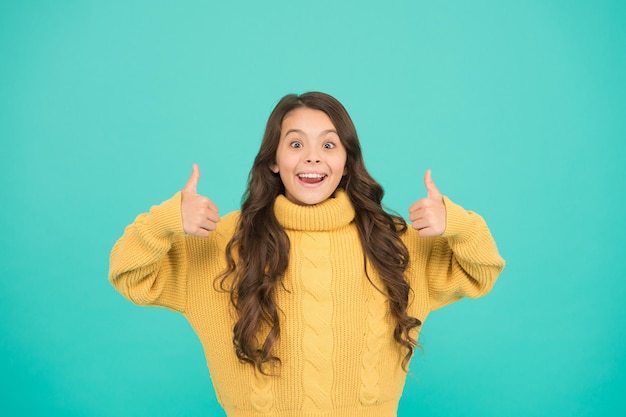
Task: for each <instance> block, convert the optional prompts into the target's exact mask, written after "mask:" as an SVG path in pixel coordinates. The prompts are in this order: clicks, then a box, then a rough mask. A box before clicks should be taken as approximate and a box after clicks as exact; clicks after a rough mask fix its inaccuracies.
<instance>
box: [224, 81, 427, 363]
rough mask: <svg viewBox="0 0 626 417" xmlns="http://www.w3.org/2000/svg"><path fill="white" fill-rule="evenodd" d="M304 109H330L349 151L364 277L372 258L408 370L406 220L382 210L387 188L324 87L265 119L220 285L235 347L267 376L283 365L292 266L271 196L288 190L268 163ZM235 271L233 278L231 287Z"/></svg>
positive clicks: (286, 102)
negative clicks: (284, 301)
mask: <svg viewBox="0 0 626 417" xmlns="http://www.w3.org/2000/svg"><path fill="white" fill-rule="evenodd" d="M301 107H307V108H311V109H315V110H321V111H323V112H324V113H326V114H327V115H328V117H329V118H330V120H331V121H332V123H333V124H334V126H335V128H336V129H337V133H338V135H339V139H340V140H341V143H342V144H343V146H344V147H345V149H346V153H347V159H346V175H345V176H344V177H343V178H342V180H341V182H340V183H339V187H340V188H343V189H345V191H346V193H347V195H348V197H349V198H350V201H351V202H352V204H353V206H354V209H355V212H356V216H355V219H354V222H355V224H356V227H357V229H358V232H359V237H360V240H361V246H362V247H363V253H364V257H365V259H364V265H365V268H366V269H365V272H366V275H367V278H368V279H369V280H370V282H372V281H371V279H370V276H369V274H368V271H367V262H366V260H369V261H370V262H371V264H372V265H373V267H374V268H375V269H376V271H377V272H378V275H379V276H380V279H381V281H382V282H383V284H384V286H385V288H384V289H385V290H386V291H382V290H381V292H383V293H384V294H385V295H386V296H387V297H388V300H389V308H390V311H391V314H392V316H393V317H394V318H395V319H396V327H395V329H394V338H395V340H396V341H397V342H398V343H399V344H400V345H401V346H402V347H404V348H405V349H406V350H407V351H408V352H407V353H406V355H405V356H404V358H403V360H402V367H403V369H405V370H406V369H407V367H408V362H409V360H410V359H411V356H412V355H413V351H414V347H415V346H416V345H417V341H416V340H415V339H414V338H413V337H412V336H411V335H410V331H411V330H412V329H414V328H416V327H418V326H420V325H421V322H420V321H419V320H418V319H416V318H414V317H411V316H409V315H408V314H407V311H406V310H407V306H408V300H409V293H410V291H411V289H410V287H409V284H408V283H407V282H406V280H405V278H404V272H405V270H406V268H407V265H408V261H409V254H408V251H407V249H406V246H405V245H404V243H403V242H402V241H401V240H400V234H401V233H403V232H404V231H406V228H407V225H406V222H405V221H404V220H403V219H402V218H401V217H400V216H397V215H392V214H389V213H387V212H386V211H385V210H384V209H383V207H382V204H381V201H382V198H383V194H384V192H383V189H382V187H381V186H380V185H379V184H378V183H377V182H376V181H375V180H374V179H373V178H372V177H371V176H370V174H369V173H368V172H367V170H366V169H365V164H364V161H363V156H362V153H361V145H360V143H359V139H358V136H357V133H356V129H355V127H354V124H353V122H352V119H351V118H350V116H349V115H348V112H347V111H346V109H345V108H344V107H343V105H342V104H341V103H340V102H339V101H337V100H336V99H335V98H334V97H332V96H329V95H328V94H324V93H319V92H309V93H305V94H302V95H300V96H297V95H294V94H290V95H287V96H285V97H283V98H282V99H281V100H280V101H279V102H278V104H277V105H276V107H275V108H274V110H273V111H272V113H271V114H270V117H269V119H268V121H267V126H266V128H265V134H264V136H263V141H262V143H261V148H260V149H259V153H258V154H257V156H256V158H255V160H254V164H253V165H252V169H251V170H250V174H249V177H248V187H247V190H246V192H245V194H244V197H243V203H242V207H241V215H240V218H239V223H238V225H237V230H236V232H235V234H234V235H233V237H232V239H231V240H230V242H229V243H228V245H227V247H226V258H227V263H228V269H227V271H226V272H225V273H224V274H223V275H222V276H221V281H220V287H221V288H222V289H224V290H225V291H229V292H230V298H231V301H232V303H233V305H234V306H235V309H236V311H237V315H238V320H237V322H236V324H235V327H234V329H233V332H234V335H233V344H234V346H235V352H236V354H237V357H238V358H239V360H241V361H242V362H246V363H250V364H251V365H253V366H254V367H255V368H256V369H258V370H259V371H260V372H262V373H267V371H266V369H264V366H265V365H266V364H268V365H276V364H279V363H280V359H279V358H278V357H276V356H275V355H273V354H272V347H273V345H274V343H275V342H276V340H277V339H278V338H279V336H280V320H279V315H278V307H277V305H276V303H275V297H274V294H275V292H276V289H277V287H278V285H279V284H281V282H282V276H283V274H284V272H285V270H286V268H287V265H288V263H289V245H290V243H289V238H288V237H287V234H286V233H285V231H284V229H283V228H282V227H281V225H280V224H279V223H278V221H277V219H276V217H275V215H274V200H275V199H276V197H277V196H278V195H279V194H282V193H284V192H285V190H284V186H283V183H282V181H281V179H280V176H279V175H278V174H275V173H273V172H272V171H271V170H270V166H271V165H272V164H274V163H275V162H276V150H277V148H278V143H279V139H280V133H281V126H282V121H283V119H284V117H285V116H286V115H287V113H289V112H290V111H292V110H294V109H297V108H301ZM234 253H236V255H237V257H235V256H234ZM236 258H237V259H236ZM230 276H232V277H234V278H233V281H232V282H231V283H230V284H229V285H228V288H226V285H225V282H226V279H227V278H228V277H230ZM372 285H374V284H373V283H372ZM262 329H264V330H262ZM259 339H262V342H259Z"/></svg>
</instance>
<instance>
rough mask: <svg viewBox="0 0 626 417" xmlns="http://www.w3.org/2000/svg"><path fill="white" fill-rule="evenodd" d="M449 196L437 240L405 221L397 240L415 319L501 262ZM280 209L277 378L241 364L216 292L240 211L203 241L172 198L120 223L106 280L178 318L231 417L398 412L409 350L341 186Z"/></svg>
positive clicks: (484, 286)
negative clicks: (330, 194)
mask: <svg viewBox="0 0 626 417" xmlns="http://www.w3.org/2000/svg"><path fill="white" fill-rule="evenodd" d="M444 201H445V205H446V209H447V228H446V231H445V233H444V235H443V236H441V237H436V238H421V237H419V236H418V235H417V232H416V231H415V230H413V229H412V228H410V227H409V230H408V231H407V232H406V233H405V234H404V235H403V236H402V239H403V241H404V243H405V244H406V246H407V248H408V250H409V253H410V257H411V258H410V267H409V269H408V271H407V279H408V280H409V282H410V284H411V287H412V289H413V299H412V300H411V303H410V306H409V314H410V315H412V316H414V317H417V318H418V319H420V320H421V321H422V322H424V321H425V319H426V316H427V315H428V313H429V312H430V311H432V310H434V309H436V308H439V307H442V306H444V305H446V304H448V303H451V302H453V301H456V300H458V299H460V298H461V297H464V296H467V297H478V296H481V295H484V294H486V293H487V292H488V291H489V290H490V289H491V287H492V286H493V284H494V281H495V280H496V277H497V276H498V274H499V273H500V271H501V270H502V268H503V267H504V261H503V260H502V258H500V256H499V255H498V250H497V248H496V245H495V243H494V241H493V239H492V237H491V234H490V232H489V230H488V228H487V226H486V224H485V223H484V221H483V219H482V218H481V217H480V216H478V215H476V214H474V213H471V212H466V211H465V210H464V209H463V208H461V207H460V206H458V205H455V204H453V203H452V202H451V201H450V200H448V199H447V198H445V197H444ZM275 214H276V217H277V219H278V221H279V223H280V224H281V225H282V226H283V227H284V228H285V230H286V231H287V235H288V236H289V239H290V242H291V252H290V262H289V266H288V269H287V271H286V274H285V276H284V289H283V288H279V291H278V293H277V297H276V302H277V304H278V306H279V308H280V311H281V317H280V319H281V322H280V325H281V334H280V339H279V341H278V342H277V343H276V345H274V349H275V350H274V352H275V354H276V355H277V356H278V357H279V358H280V359H281V361H282V367H281V370H280V375H279V376H272V377H270V376H264V375H261V374H259V373H258V372H256V373H255V372H254V369H253V367H252V366H250V365H247V364H242V363H240V362H239V361H238V359H237V357H236V355H235V351H234V347H233V344H232V339H233V325H234V323H235V320H236V317H235V315H234V312H233V308H232V306H231V303H230V299H229V295H228V294H227V293H224V292H220V291H216V290H215V287H214V278H215V277H216V276H218V275H219V274H220V273H221V272H223V271H224V269H225V267H226V263H225V257H224V252H225V246H226V244H227V243H228V241H229V240H230V238H231V236H232V235H233V232H234V230H235V227H236V223H237V219H238V216H239V212H233V213H230V214H228V215H226V216H224V217H223V218H222V219H221V221H220V222H219V223H218V228H217V230H216V231H214V232H213V233H211V235H210V236H209V237H208V238H206V239H204V238H197V237H192V236H188V235H185V233H184V231H183V229H182V221H181V213H180V193H178V194H176V195H175V196H174V197H173V198H172V199H170V200H167V201H165V202H164V203H162V204H161V205H159V206H155V207H153V208H152V209H151V210H150V212H149V213H145V214H141V215H139V216H138V217H137V219H136V220H135V222H134V223H132V224H131V225H130V226H128V227H127V228H126V230H125V232H124V235H123V236H122V237H121V238H120V239H119V240H118V241H117V243H116V244H115V246H114V247H113V251H112V253H111V264H110V276H109V278H110V280H111V282H112V284H113V285H114V286H115V288H117V290H118V291H119V292H120V293H122V294H123V295H124V296H125V297H126V298H128V299H129V300H131V301H132V302H134V303H136V304H140V305H156V306H163V307H167V308H170V309H172V310H175V311H178V312H181V313H182V314H184V316H185V317H186V318H187V320H188V321H189V323H190V324H191V326H192V327H193V328H194V330H195V331H196V333H197V334H198V337H199V338H200V340H201V342H202V345H203V347H204V352H205V355H206V360H207V364H208V367H209V371H210V374H211V378H212V380H213V384H214V387H215V391H216V393H217V397H218V400H219V402H220V404H221V405H222V407H223V408H224V409H225V411H226V413H227V414H228V416H229V417H252V416H280V417H292V416H294V417H295V416H299V417H301V416H315V417H331V416H332V417H334V416H345V417H352V416H355V417H356V416H359V417H367V416H372V417H374V416H375V417H390V416H395V415H396V411H397V407H398V401H399V399H400V395H401V394H402V389H403V387H404V382H405V377H406V374H405V372H404V371H403V370H402V368H401V366H400V363H401V360H402V358H403V356H404V354H405V352H404V351H403V350H401V349H400V348H399V345H398V344H397V343H396V342H395V340H394V338H393V328H394V327H395V322H394V320H393V318H392V317H391V315H390V313H389V307H388V304H387V300H386V297H385V296H383V295H382V294H380V293H379V292H378V291H377V290H376V289H375V288H374V287H373V286H372V284H370V282H369V281H368V280H367V278H366V277H365V272H364V267H363V252H362V249H361V246H360V241H359V238H358V234H357V230H356V226H355V225H354V223H352V220H353V219H354V209H353V207H352V205H351V203H350V201H349V198H348V197H347V195H346V194H345V193H344V192H343V191H341V190H339V191H337V192H336V193H335V198H330V199H328V200H326V201H325V202H323V203H321V204H318V205H315V206H298V205H295V204H292V203H291V202H289V201H288V200H287V199H286V198H285V197H284V196H279V197H278V199H277V200H276V203H275ZM370 275H373V274H370ZM372 278H373V281H374V282H375V283H377V284H380V282H378V279H377V277H376V276H374V277H372ZM377 286H378V287H379V288H383V287H382V285H377Z"/></svg>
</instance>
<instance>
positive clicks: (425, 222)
mask: <svg viewBox="0 0 626 417" xmlns="http://www.w3.org/2000/svg"><path fill="white" fill-rule="evenodd" d="M424 185H425V186H426V191H427V193H428V196H427V197H426V198H422V199H420V200H417V201H416V202H415V203H413V204H412V205H411V207H409V220H410V221H411V225H412V226H413V229H415V230H417V231H418V234H419V235H420V236H421V237H427V236H440V235H441V234H442V233H443V232H445V230H446V206H445V204H444V203H443V196H442V195H441V193H440V192H439V190H438V189H437V187H436V186H435V183H434V182H433V178H432V172H431V171H430V169H429V170H428V171H426V174H424Z"/></svg>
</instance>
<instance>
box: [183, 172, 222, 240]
mask: <svg viewBox="0 0 626 417" xmlns="http://www.w3.org/2000/svg"><path fill="white" fill-rule="evenodd" d="M199 180H200V168H199V167H198V165H197V164H193V169H192V171H191V176H190V177H189V180H188V181H187V184H185V187H183V189H182V190H181V196H182V197H181V207H180V210H181V215H182V218H183V229H184V230H185V233H187V234H188V235H192V236H198V237H208V236H209V232H210V231H212V230H215V228H216V227H217V222H219V221H220V216H219V214H218V210H217V206H216V205H215V204H213V202H212V201H211V200H209V199H208V198H206V197H203V196H201V195H198V193H197V188H198V181H199Z"/></svg>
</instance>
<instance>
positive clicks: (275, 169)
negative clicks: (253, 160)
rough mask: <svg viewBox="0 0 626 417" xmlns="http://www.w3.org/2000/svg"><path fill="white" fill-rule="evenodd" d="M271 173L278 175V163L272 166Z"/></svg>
mask: <svg viewBox="0 0 626 417" xmlns="http://www.w3.org/2000/svg"><path fill="white" fill-rule="evenodd" d="M270 171H272V172H273V173H274V174H278V164H277V163H275V162H274V163H273V164H271V165H270Z"/></svg>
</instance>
